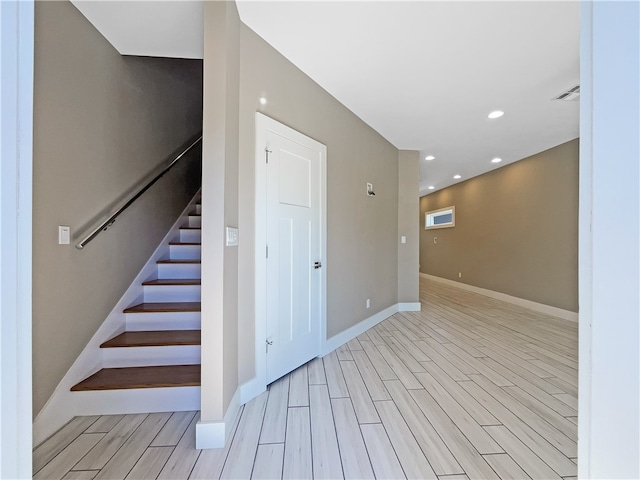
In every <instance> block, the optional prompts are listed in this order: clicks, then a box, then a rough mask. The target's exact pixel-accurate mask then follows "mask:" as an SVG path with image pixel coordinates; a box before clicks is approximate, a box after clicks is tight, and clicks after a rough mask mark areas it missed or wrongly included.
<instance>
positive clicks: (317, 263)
mask: <svg viewBox="0 0 640 480" xmlns="http://www.w3.org/2000/svg"><path fill="white" fill-rule="evenodd" d="M321 267H322V263H320V262H316V263H314V264H313V268H315V269H316V270H317V269H319V268H321Z"/></svg>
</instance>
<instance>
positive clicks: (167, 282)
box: [142, 278, 200, 286]
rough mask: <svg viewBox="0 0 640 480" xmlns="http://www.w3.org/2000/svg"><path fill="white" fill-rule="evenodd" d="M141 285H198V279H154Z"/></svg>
mask: <svg viewBox="0 0 640 480" xmlns="http://www.w3.org/2000/svg"><path fill="white" fill-rule="evenodd" d="M142 285H149V286H150V285H154V286H169V285H200V279H199V278H156V279H154V280H147V281H146V282H142Z"/></svg>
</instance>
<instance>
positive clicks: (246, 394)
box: [240, 377, 267, 405]
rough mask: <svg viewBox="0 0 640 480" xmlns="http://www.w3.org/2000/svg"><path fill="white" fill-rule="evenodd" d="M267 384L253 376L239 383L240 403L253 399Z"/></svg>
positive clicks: (263, 390) (264, 389)
mask: <svg viewBox="0 0 640 480" xmlns="http://www.w3.org/2000/svg"><path fill="white" fill-rule="evenodd" d="M266 389H267V386H266V385H265V384H264V382H262V381H260V380H259V379H258V377H254V378H253V379H251V380H249V381H248V382H246V383H243V384H242V385H240V405H244V404H245V403H247V402H248V401H249V400H253V399H254V398H256V397H257V396H258V395H260V394H262V393H264V392H265V391H266Z"/></svg>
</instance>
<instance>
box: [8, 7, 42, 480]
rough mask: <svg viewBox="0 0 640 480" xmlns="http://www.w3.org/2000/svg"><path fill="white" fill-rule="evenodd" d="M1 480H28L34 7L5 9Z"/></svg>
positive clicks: (29, 446) (30, 408) (30, 445)
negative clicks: (21, 479) (16, 479)
mask: <svg viewBox="0 0 640 480" xmlns="http://www.w3.org/2000/svg"><path fill="white" fill-rule="evenodd" d="M0 39H1V41H0V44H2V52H1V56H0V75H1V76H0V79H1V80H0V100H1V102H0V103H2V117H1V119H0V305H1V308H0V330H1V335H0V427H1V428H0V432H1V435H0V478H31V468H32V467H31V449H32V434H31V427H32V423H31V422H32V407H31V390H32V388H31V381H32V373H31V234H32V233H31V232H32V226H31V221H32V213H31V212H32V168H33V167H32V165H33V160H32V159H33V151H32V145H33V133H32V132H33V58H34V55H33V52H34V2H33V0H23V1H18V2H0Z"/></svg>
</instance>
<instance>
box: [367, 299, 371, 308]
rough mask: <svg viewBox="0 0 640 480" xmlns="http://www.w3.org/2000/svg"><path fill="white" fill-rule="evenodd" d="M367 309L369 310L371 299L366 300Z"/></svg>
mask: <svg viewBox="0 0 640 480" xmlns="http://www.w3.org/2000/svg"><path fill="white" fill-rule="evenodd" d="M367 308H371V299H370V298H367Z"/></svg>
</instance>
